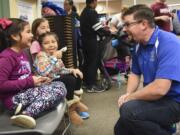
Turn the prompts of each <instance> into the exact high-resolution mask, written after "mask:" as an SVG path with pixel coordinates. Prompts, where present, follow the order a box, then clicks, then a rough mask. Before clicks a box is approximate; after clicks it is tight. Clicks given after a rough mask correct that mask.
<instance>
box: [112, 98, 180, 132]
mask: <svg viewBox="0 0 180 135" xmlns="http://www.w3.org/2000/svg"><path fill="white" fill-rule="evenodd" d="M179 120H180V103H177V102H175V101H173V100H172V99H168V98H162V99H160V100H157V101H153V102H152V101H149V102H148V101H142V100H132V101H129V102H127V103H124V104H123V105H122V107H121V108H120V118H119V120H118V121H117V123H116V125H115V127H114V133H115V135H170V134H171V133H170V132H169V131H168V130H167V128H168V127H169V126H170V125H172V124H173V123H176V122H178V121H179Z"/></svg>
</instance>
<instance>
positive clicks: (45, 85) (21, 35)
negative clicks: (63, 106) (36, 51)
mask: <svg viewBox="0 0 180 135" xmlns="http://www.w3.org/2000/svg"><path fill="white" fill-rule="evenodd" d="M0 22H1V23H0V46H4V48H3V49H2V50H0V52H1V54H0V86H1V87H0V100H1V101H2V102H3V104H4V106H5V107H6V108H7V109H8V110H9V111H10V112H12V113H13V114H14V116H12V117H11V121H12V123H13V124H16V125H18V126H21V127H25V128H35V127H36V121H35V119H34V118H37V117H39V116H40V115H41V114H42V113H43V112H45V111H47V110H51V109H53V108H54V107H56V106H57V104H59V103H60V102H61V101H62V100H63V99H64V98H65V96H66V88H65V86H64V84H63V83H62V82H60V81H54V82H51V79H50V78H49V77H43V76H34V75H32V73H31V68H30V63H29V61H28V58H27V56H26V54H25V53H24V51H23V50H24V49H25V48H27V47H30V45H31V41H32V33H31V30H30V25H29V23H28V22H25V21H23V20H21V19H10V20H8V19H0ZM2 22H3V23H2Z"/></svg>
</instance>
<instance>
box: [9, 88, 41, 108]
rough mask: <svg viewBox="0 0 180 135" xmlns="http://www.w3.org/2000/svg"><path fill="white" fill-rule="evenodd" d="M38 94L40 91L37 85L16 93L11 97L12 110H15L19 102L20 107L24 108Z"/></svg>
mask: <svg viewBox="0 0 180 135" xmlns="http://www.w3.org/2000/svg"><path fill="white" fill-rule="evenodd" d="M39 95H41V91H39V88H38V87H35V88H29V89H27V90H24V91H22V92H20V93H18V94H17V95H15V96H13V97H12V102H13V106H12V110H13V111H14V110H16V107H17V106H18V105H19V104H22V108H25V107H26V106H28V105H30V104H31V103H32V102H33V101H34V100H35V99H36V97H38V96H39Z"/></svg>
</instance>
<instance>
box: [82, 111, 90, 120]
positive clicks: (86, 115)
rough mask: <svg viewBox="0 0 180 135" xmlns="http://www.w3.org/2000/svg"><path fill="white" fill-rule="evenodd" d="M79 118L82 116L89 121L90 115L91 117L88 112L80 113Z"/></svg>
mask: <svg viewBox="0 0 180 135" xmlns="http://www.w3.org/2000/svg"><path fill="white" fill-rule="evenodd" d="M79 116H80V117H81V118H82V119H88V118H89V116H90V115H89V113H88V112H79Z"/></svg>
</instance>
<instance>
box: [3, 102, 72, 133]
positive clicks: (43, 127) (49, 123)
mask: <svg viewBox="0 0 180 135" xmlns="http://www.w3.org/2000/svg"><path fill="white" fill-rule="evenodd" d="M0 108H1V107H0ZM66 109H67V104H66V101H63V102H61V103H60V104H59V105H58V106H57V108H56V109H55V110H53V111H51V112H48V113H47V114H45V115H43V116H41V117H39V118H38V119H36V122H37V126H36V128H35V129H25V128H21V127H17V126H15V125H12V124H11V122H10V116H9V115H8V113H6V111H3V112H2V113H1V114H0V121H1V122H0V135H53V134H54V133H55V132H56V131H57V130H58V131H60V129H59V128H61V127H60V126H61V124H60V123H61V122H62V124H66V125H65V127H64V129H63V131H62V132H63V133H61V134H62V135H64V134H65V133H66V132H67V131H68V128H69V126H70V123H69V121H68V124H67V122H66V123H65V120H64V119H65V116H64V114H65V111H66ZM66 121H67V120H66ZM58 134H60V133H58Z"/></svg>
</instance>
